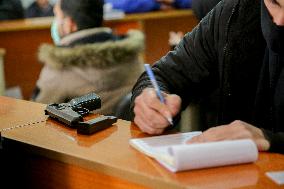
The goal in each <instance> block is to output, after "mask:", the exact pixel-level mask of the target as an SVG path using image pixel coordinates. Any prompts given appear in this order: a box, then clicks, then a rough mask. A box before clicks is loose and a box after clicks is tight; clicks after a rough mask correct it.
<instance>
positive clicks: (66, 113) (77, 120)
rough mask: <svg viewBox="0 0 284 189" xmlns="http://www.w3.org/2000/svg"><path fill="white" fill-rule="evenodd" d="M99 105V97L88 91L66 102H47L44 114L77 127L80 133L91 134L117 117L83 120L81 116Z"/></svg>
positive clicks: (107, 125)
mask: <svg viewBox="0 0 284 189" xmlns="http://www.w3.org/2000/svg"><path fill="white" fill-rule="evenodd" d="M100 107H101V99H100V97H99V96H98V95H97V94H95V93H90V94H87V95H84V96H81V97H78V98H74V99H72V100H70V101H69V102H68V103H60V104H56V103H53V104H49V105H47V107H46V109H45V114H46V115H49V116H50V117H51V118H53V119H55V120H58V121H60V122H62V123H65V124H66V125H67V126H68V127H71V128H77V129H78V130H77V131H78V133H80V134H93V133H94V132H97V131H100V130H103V129H105V128H107V127H109V126H111V125H112V124H113V123H115V122H116V121H117V118H116V117H114V116H101V117H98V118H95V119H91V120H89V121H85V122H84V120H83V116H85V115H88V114H89V113H90V112H91V111H93V110H96V109H99V108H100Z"/></svg>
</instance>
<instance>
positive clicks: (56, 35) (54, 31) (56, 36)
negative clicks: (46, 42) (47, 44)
mask: <svg viewBox="0 0 284 189" xmlns="http://www.w3.org/2000/svg"><path fill="white" fill-rule="evenodd" d="M51 37H52V39H53V42H54V44H55V45H59V44H60V40H61V37H60V35H59V32H58V24H57V21H56V20H53V22H52V25H51Z"/></svg>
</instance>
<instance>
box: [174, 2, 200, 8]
mask: <svg viewBox="0 0 284 189" xmlns="http://www.w3.org/2000/svg"><path fill="white" fill-rule="evenodd" d="M191 1H192V0H175V2H174V6H175V7H176V8H179V9H187V8H190V7H191ZM202 1H203V0H202Z"/></svg>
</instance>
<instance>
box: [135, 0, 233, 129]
mask: <svg viewBox="0 0 284 189" xmlns="http://www.w3.org/2000/svg"><path fill="white" fill-rule="evenodd" d="M224 2H225V1H224ZM227 8H230V10H227V11H226V12H225V13H223V10H224V9H223V3H222V4H220V6H219V7H217V8H216V9H215V10H214V11H212V12H211V14H208V15H207V17H206V19H204V20H203V21H202V22H201V23H199V25H198V26H197V27H196V28H194V29H193V31H192V32H190V33H188V34H186V35H185V37H184V38H183V39H182V41H181V42H180V43H179V44H178V45H177V47H176V48H175V50H174V51H171V52H169V53H168V54H167V55H166V56H164V57H163V58H161V59H160V60H159V61H158V62H156V63H155V65H154V66H153V71H154V74H155V76H156V78H157V81H158V84H159V86H160V88H161V90H162V91H164V92H165V93H168V94H176V95H177V96H179V97H180V98H181V99H182V107H183V108H185V107H186V106H187V105H188V103H189V101H190V100H192V99H196V98H202V97H204V96H207V95H209V94H210V93H211V92H212V91H213V90H215V89H216V88H217V87H218V84H219V82H218V81H219V74H218V68H219V67H218V50H217V49H221V50H222V47H218V44H222V43H220V40H224V39H223V38H224V33H225V31H224V30H225V29H224V27H221V25H223V23H219V22H220V20H222V22H227V20H228V19H229V16H230V13H231V8H232V7H230V6H227ZM219 18H222V19H219ZM219 26H220V28H219ZM146 88H151V82H150V81H149V78H148V76H147V75H146V74H145V73H143V74H142V75H141V77H140V78H139V79H138V81H137V83H136V85H135V86H134V88H133V91H132V93H133V96H132V103H131V108H132V110H133V111H134V112H135V114H134V112H133V115H132V116H133V119H134V122H135V119H136V120H138V118H141V119H143V120H144V122H145V121H148V124H150V125H152V126H153V127H155V126H157V127H158V126H159V127H161V126H164V127H166V125H163V124H165V123H166V122H165V120H164V119H163V122H161V123H159V122H157V121H156V120H162V119H160V118H157V117H153V114H147V115H145V112H147V111H148V110H149V111H150V110H151V109H154V110H155V108H156V109H157V108H160V109H161V108H162V109H163V107H164V108H165V106H158V105H156V104H157V101H154V100H153V99H150V100H149V99H147V93H146V92H143V94H142V95H141V96H140V94H141V93H142V91H144V89H146ZM139 96H140V97H139ZM149 96H151V95H149ZM138 97H139V98H138ZM152 97H153V96H152ZM136 98H138V100H136ZM170 99H173V98H170ZM175 99H178V98H175ZM166 101H167V100H166ZM143 102H148V103H144V104H143ZM170 104H176V105H177V106H178V105H179V104H178V103H172V102H171V103H170ZM147 105H149V106H151V107H150V108H148V107H147ZM154 105H155V106H154ZM167 109H168V110H170V109H171V107H170V105H169V106H168V107H167ZM179 111H180V110H179ZM157 112H159V113H161V117H165V115H166V113H162V112H167V111H166V109H165V110H158V109H157ZM172 112H175V111H172ZM148 115H149V116H150V117H148ZM156 115H157V114H156ZM173 116H175V115H173ZM149 120H155V121H153V123H151V122H149ZM140 122H141V123H142V121H140ZM138 126H139V124H138ZM141 127H143V126H141ZM141 127H140V128H141ZM153 133H155V132H153Z"/></svg>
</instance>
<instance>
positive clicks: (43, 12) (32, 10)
mask: <svg viewBox="0 0 284 189" xmlns="http://www.w3.org/2000/svg"><path fill="white" fill-rule="evenodd" d="M53 15H54V14H53V6H52V5H50V4H49V5H48V6H47V7H46V8H44V9H43V8H41V7H39V5H38V4H37V2H33V3H32V4H31V5H30V6H29V7H28V8H27V10H26V15H25V16H26V17H27V18H32V17H47V16H53Z"/></svg>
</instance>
